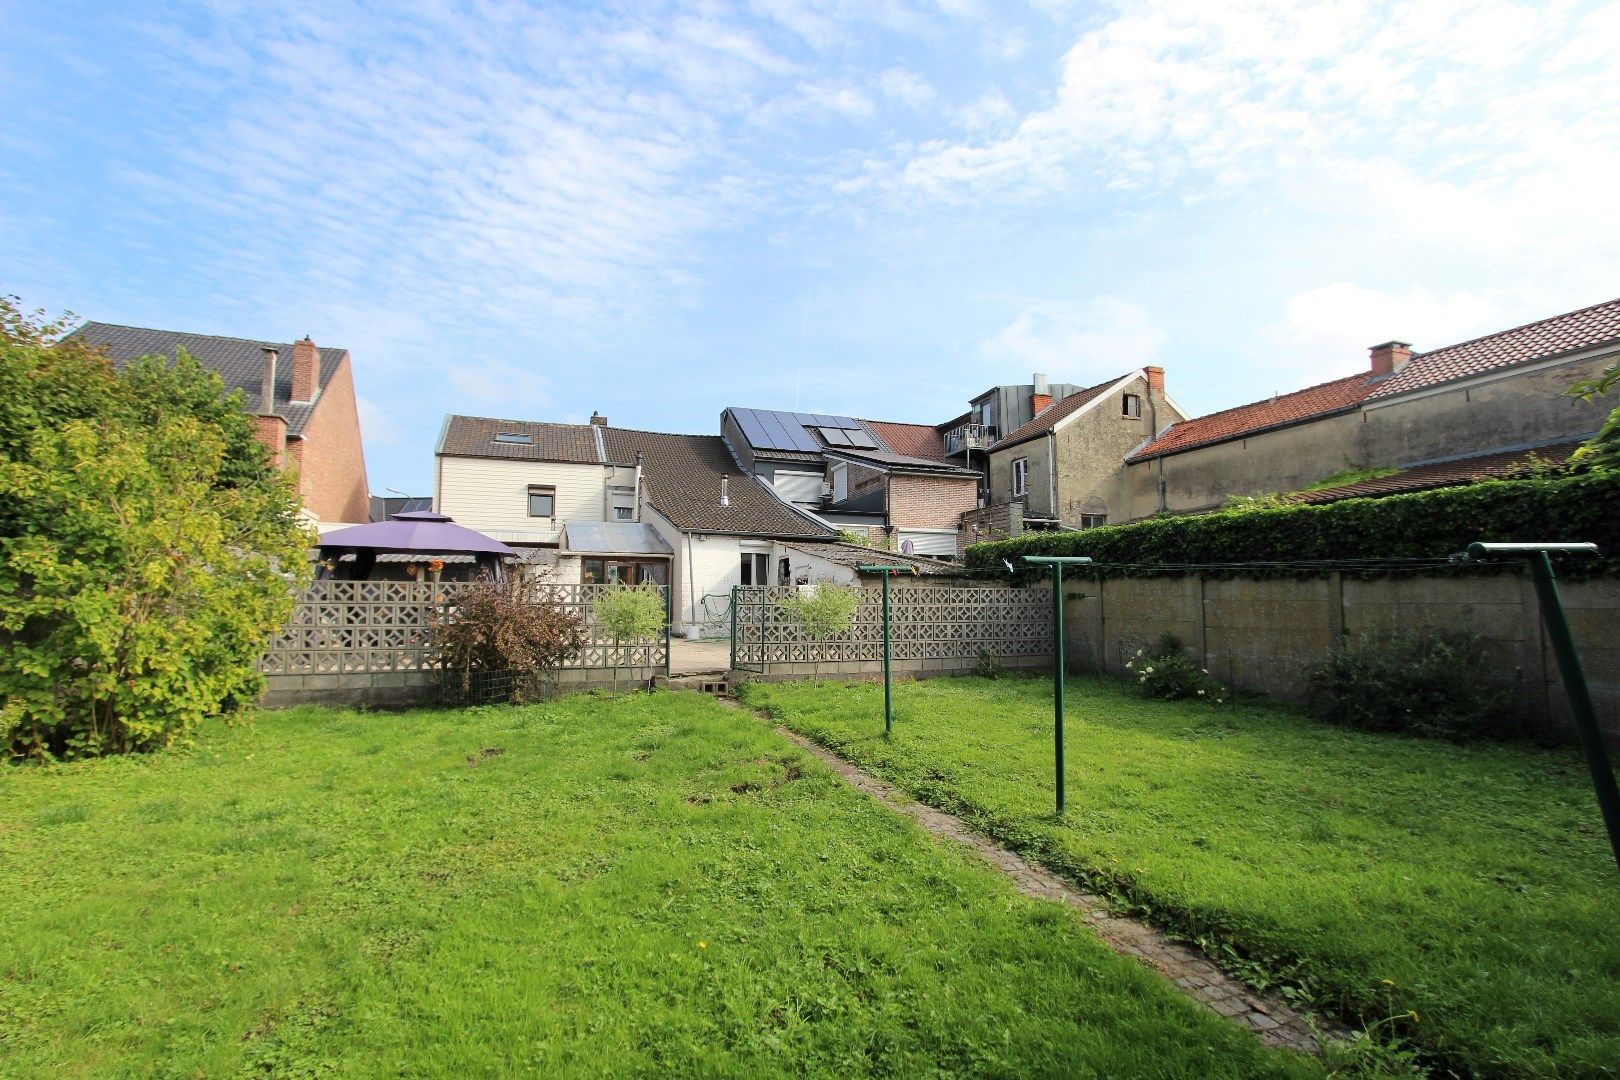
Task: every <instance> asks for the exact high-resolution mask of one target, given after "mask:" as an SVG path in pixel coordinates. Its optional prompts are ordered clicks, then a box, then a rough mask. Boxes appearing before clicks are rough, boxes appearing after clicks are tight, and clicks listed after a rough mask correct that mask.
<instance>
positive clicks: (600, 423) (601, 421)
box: [575, 409, 607, 427]
mask: <svg viewBox="0 0 1620 1080" xmlns="http://www.w3.org/2000/svg"><path fill="white" fill-rule="evenodd" d="M575 415H578V414H577V413H576V414H575ZM591 424H592V426H593V427H607V417H605V416H599V415H597V412H596V410H595V409H592V410H591Z"/></svg>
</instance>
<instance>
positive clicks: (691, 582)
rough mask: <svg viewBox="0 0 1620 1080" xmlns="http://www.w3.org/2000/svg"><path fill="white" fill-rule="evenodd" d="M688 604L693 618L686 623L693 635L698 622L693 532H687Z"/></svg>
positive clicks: (689, 632) (688, 633) (688, 630)
mask: <svg viewBox="0 0 1620 1080" xmlns="http://www.w3.org/2000/svg"><path fill="white" fill-rule="evenodd" d="M686 606H687V608H688V609H689V611H690V612H691V619H690V620H689V621H688V622H687V624H686V636H687V637H691V636H692V627H693V626H694V625H695V624H696V623H697V621H698V617H697V571H695V570H693V569H692V534H691V533H687V534H686Z"/></svg>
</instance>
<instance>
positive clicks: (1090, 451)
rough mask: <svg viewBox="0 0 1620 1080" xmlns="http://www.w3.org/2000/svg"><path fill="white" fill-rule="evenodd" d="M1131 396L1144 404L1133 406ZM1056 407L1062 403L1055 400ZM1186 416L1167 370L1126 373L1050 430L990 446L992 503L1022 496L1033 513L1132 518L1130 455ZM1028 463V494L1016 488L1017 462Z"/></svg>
mask: <svg viewBox="0 0 1620 1080" xmlns="http://www.w3.org/2000/svg"><path fill="white" fill-rule="evenodd" d="M1127 397H1134V398H1135V399H1136V400H1137V402H1139V407H1132V408H1129V409H1127V408H1126V399H1127ZM1054 407H1055V406H1054ZM1182 419H1184V417H1183V415H1182V413H1181V411H1180V410H1179V409H1178V408H1177V407H1176V405H1175V404H1174V402H1172V401H1170V399H1169V398H1168V397H1167V396H1166V395H1165V392H1164V386H1163V379H1162V376H1160V375H1150V373H1149V371H1148V370H1147V369H1143V370H1140V371H1137V372H1135V373H1133V374H1131V375H1128V376H1125V377H1124V378H1122V379H1120V380H1118V381H1117V382H1116V383H1114V384H1113V385H1112V386H1110V387H1109V388H1108V389H1107V391H1106V392H1105V393H1102V394H1099V395H1098V396H1096V397H1095V398H1093V399H1092V400H1090V401H1088V402H1087V403H1086V405H1085V406H1084V407H1083V408H1081V409H1079V410H1078V411H1076V412H1074V413H1072V414H1070V415H1068V416H1065V417H1063V418H1062V419H1061V420H1058V421H1057V422H1056V423H1054V424H1053V425H1052V427H1051V428H1050V430H1049V431H1047V432H1045V433H1042V434H1039V435H1036V436H1034V437H1032V438H1028V439H1026V440H1024V441H1021V442H1018V443H1016V444H1015V445H1010V446H1008V445H1004V446H997V447H994V448H992V449H991V452H990V475H989V482H990V506H991V507H995V506H1000V505H1003V504H1006V503H1010V502H1015V501H1018V502H1022V503H1023V505H1024V510H1023V516H1024V517H1025V518H1033V519H1037V520H1039V519H1046V520H1056V521H1058V522H1061V523H1062V524H1064V525H1068V526H1079V525H1081V524H1082V523H1083V522H1086V523H1094V522H1095V520H1096V519H1098V518H1105V519H1107V520H1108V521H1123V520H1126V519H1127V517H1128V515H1129V513H1130V507H1131V504H1132V498H1131V487H1130V479H1129V478H1128V476H1127V471H1126V468H1125V459H1126V457H1127V456H1129V454H1130V453H1131V451H1133V450H1135V449H1136V448H1137V447H1139V446H1141V445H1142V444H1143V443H1145V442H1146V441H1147V440H1148V439H1150V438H1151V437H1152V436H1153V435H1154V434H1156V433H1157V432H1159V431H1162V430H1163V429H1164V428H1166V427H1168V426H1169V425H1170V424H1172V423H1174V422H1176V421H1179V420H1182ZM1020 460H1022V461H1024V462H1025V473H1024V475H1025V487H1024V495H1023V496H1022V497H1021V498H1020V497H1018V496H1015V495H1014V493H1013V486H1014V476H1015V465H1014V463H1015V462H1017V461H1020Z"/></svg>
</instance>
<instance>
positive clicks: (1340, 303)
mask: <svg viewBox="0 0 1620 1080" xmlns="http://www.w3.org/2000/svg"><path fill="white" fill-rule="evenodd" d="M1505 328H1506V324H1504V323H1503V322H1502V321H1501V316H1500V314H1499V311H1498V308H1497V305H1495V304H1494V303H1492V302H1491V301H1490V300H1489V299H1487V298H1486V297H1483V296H1479V295H1476V294H1474V293H1468V292H1459V293H1452V294H1448V295H1437V294H1435V293H1431V292H1429V291H1427V290H1424V289H1414V290H1411V291H1408V292H1403V293H1401V294H1399V295H1391V294H1390V293H1387V292H1383V291H1380V290H1378V289H1369V288H1364V287H1362V286H1358V285H1353V284H1350V283H1349V282H1336V283H1334V284H1332V285H1324V286H1322V287H1321V288H1316V289H1311V290H1309V291H1307V292H1302V293H1299V294H1298V295H1296V296H1295V297H1294V298H1293V299H1291V300H1290V301H1289V302H1288V308H1287V312H1286V315H1285V317H1284V319H1283V320H1282V322H1280V323H1278V324H1277V325H1274V326H1272V327H1270V328H1268V329H1266V330H1264V331H1262V333H1261V336H1260V340H1261V341H1262V342H1263V343H1265V344H1266V345H1267V346H1268V356H1267V358H1266V359H1268V360H1269V361H1270V363H1271V365H1272V366H1273V367H1274V368H1275V369H1276V370H1277V371H1278V372H1279V373H1280V375H1281V376H1282V377H1283V380H1284V381H1285V382H1286V384H1287V386H1288V388H1290V389H1292V388H1296V387H1298V386H1305V385H1310V384H1313V383H1317V382H1323V381H1326V380H1328V379H1335V378H1340V377H1342V376H1345V375H1353V374H1355V373H1356V372H1357V371H1361V370H1364V369H1365V368H1366V366H1367V362H1368V360H1367V350H1368V348H1369V347H1371V346H1373V345H1376V344H1379V343H1381V342H1385V341H1390V340H1396V341H1404V342H1406V343H1407V344H1409V345H1411V346H1413V348H1414V349H1415V350H1416V351H1418V352H1424V351H1427V350H1430V349H1436V348H1439V347H1441V346H1443V345H1451V344H1455V343H1456V342H1459V341H1466V340H1468V339H1469V338H1471V337H1476V336H1478V335H1480V334H1485V333H1490V332H1492V331H1495V330H1502V329H1505Z"/></svg>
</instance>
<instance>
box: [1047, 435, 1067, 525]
mask: <svg viewBox="0 0 1620 1080" xmlns="http://www.w3.org/2000/svg"><path fill="white" fill-rule="evenodd" d="M1046 506H1047V509H1049V510H1051V512H1052V520H1053V521H1055V522H1057V523H1058V525H1059V527H1061V526H1062V525H1063V515H1062V514H1060V513H1058V501H1057V432H1056V431H1053V430H1052V429H1051V428H1047V429H1046Z"/></svg>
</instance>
